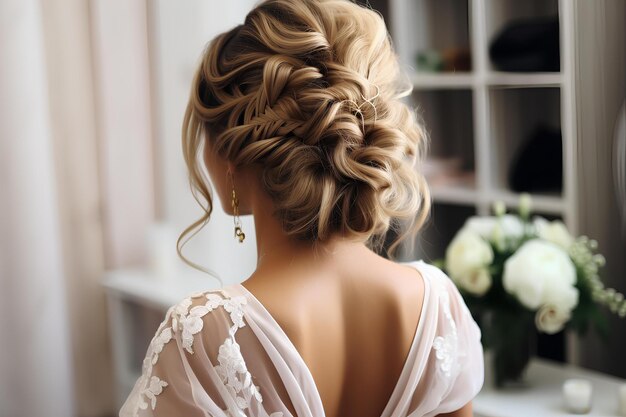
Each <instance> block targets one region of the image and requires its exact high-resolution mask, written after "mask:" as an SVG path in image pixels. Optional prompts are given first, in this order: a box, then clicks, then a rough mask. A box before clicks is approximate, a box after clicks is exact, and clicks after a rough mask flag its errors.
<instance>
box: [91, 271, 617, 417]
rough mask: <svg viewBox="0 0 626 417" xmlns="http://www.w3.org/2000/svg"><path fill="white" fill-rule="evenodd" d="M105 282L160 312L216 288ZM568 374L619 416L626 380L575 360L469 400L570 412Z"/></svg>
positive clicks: (548, 416)
mask: <svg viewBox="0 0 626 417" xmlns="http://www.w3.org/2000/svg"><path fill="white" fill-rule="evenodd" d="M103 285H104V287H105V288H106V289H107V291H108V292H109V294H110V295H113V296H117V297H120V298H123V299H126V300H131V301H134V302H136V303H138V304H140V305H144V306H149V307H153V308H157V309H160V310H162V311H165V310H166V309H167V308H168V307H170V306H171V305H173V304H175V303H177V302H179V301H180V300H182V299H183V298H185V297H186V296H188V295H190V294H192V293H195V292H198V291H207V290H212V289H216V288H217V287H218V284H217V282H216V281H213V280H211V279H209V278H206V277H205V278H203V277H201V276H198V275H188V276H185V275H179V277H178V278H177V279H176V280H173V279H171V280H159V279H156V278H155V276H154V274H152V273H151V272H150V271H147V270H143V269H127V270H116V271H109V272H107V273H106V274H105V277H104V281H103ZM568 378H584V379H588V380H589V381H590V382H591V384H592V386H593V399H592V409H591V412H590V413H589V414H586V415H587V416H593V417H618V416H620V414H619V412H618V387H619V386H620V385H621V384H623V383H626V380H622V379H620V378H616V377H612V376H609V375H605V374H602V373H599V372H595V371H591V370H588V369H584V368H581V367H578V366H575V365H567V364H562V363H558V362H552V361H548V360H545V359H540V358H533V359H532V360H531V362H530V364H529V366H528V368H527V370H526V382H527V386H519V387H514V388H513V387H509V388H506V389H499V390H495V389H494V388H493V386H492V384H491V383H490V381H489V379H488V378H487V380H486V381H485V385H484V386H483V389H482V390H481V392H480V393H479V394H478V396H477V397H476V398H475V399H474V413H475V416H476V417H557V416H568V415H569V416H573V415H574V414H568V413H567V412H566V411H565V408H564V404H563V398H562V393H561V389H562V385H563V382H564V381H565V380H566V379H568Z"/></svg>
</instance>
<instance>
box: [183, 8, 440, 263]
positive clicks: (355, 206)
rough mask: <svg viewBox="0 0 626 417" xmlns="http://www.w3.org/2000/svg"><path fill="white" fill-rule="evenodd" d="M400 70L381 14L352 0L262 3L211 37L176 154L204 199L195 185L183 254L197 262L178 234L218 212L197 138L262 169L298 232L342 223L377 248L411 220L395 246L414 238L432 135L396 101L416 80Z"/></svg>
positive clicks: (292, 232) (423, 207)
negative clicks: (198, 213)
mask: <svg viewBox="0 0 626 417" xmlns="http://www.w3.org/2000/svg"><path fill="white" fill-rule="evenodd" d="M402 76H405V77H404V80H403V78H402ZM407 80H408V79H407V77H406V74H404V73H403V72H401V71H400V67H399V63H398V58H397V55H396V53H395V52H394V49H393V46H392V41H391V38H390V36H389V34H388V32H387V28H386V26H385V23H384V20H383V18H382V17H381V16H380V14H379V13H378V12H376V11H374V10H372V9H369V8H366V7H362V6H359V5H357V4H355V3H352V2H350V1H348V0H308V1H307V0H266V1H263V2H261V3H258V4H257V5H256V6H255V8H254V9H253V10H251V11H250V12H249V13H248V15H247V16H246V18H245V23H244V24H241V25H238V26H236V27H234V28H233V29H231V30H229V31H227V32H224V33H222V34H220V35H218V36H216V37H215V38H214V39H212V40H211V41H210V42H209V43H208V44H207V46H206V48H205V50H204V52H203V54H202V57H201V62H200V64H199V66H198V67H197V70H196V72H195V75H194V78H193V83H192V86H191V94H190V97H189V103H188V105H187V109H186V112H185V117H184V121H183V126H182V141H183V153H184V157H185V161H186V164H187V167H188V169H189V181H190V185H191V189H192V193H193V191H194V189H196V190H197V191H199V192H200V194H201V195H202V197H203V198H204V200H206V202H207V206H206V207H205V206H204V205H203V204H202V203H201V202H200V201H199V199H198V197H197V196H196V195H195V193H194V197H196V200H197V201H198V203H199V204H200V205H201V206H202V208H203V210H204V214H203V216H202V217H201V218H200V219H199V220H197V221H196V222H195V223H193V224H192V225H190V226H189V227H188V228H186V229H185V230H184V231H183V232H182V233H181V235H180V236H179V238H178V242H177V249H178V253H179V255H180V256H181V257H182V258H183V260H185V261H186V262H187V263H188V264H190V265H192V266H194V267H195V266H197V265H195V264H193V263H192V262H190V261H188V260H187V259H185V257H184V256H182V253H181V250H182V246H181V240H182V239H183V237H185V236H186V235H188V234H189V233H191V231H193V230H194V229H196V233H197V231H199V230H200V229H201V228H202V227H203V226H204V225H205V224H206V223H207V221H208V219H209V217H210V215H211V212H212V210H213V201H212V199H211V195H210V193H209V190H208V185H207V184H205V182H204V181H202V171H201V169H200V167H199V166H198V159H199V158H198V155H199V154H201V152H202V147H203V145H205V144H204V143H203V138H206V140H208V141H211V142H210V144H209V145H210V146H211V147H212V148H213V149H214V150H215V151H217V152H218V154H219V155H220V157H222V158H226V159H227V160H229V161H231V162H232V163H233V164H234V166H235V167H240V166H243V167H245V166H250V165H251V164H257V165H258V166H259V167H260V168H261V183H262V186H263V189H264V191H265V192H267V193H268V195H269V196H270V197H271V199H272V201H273V203H274V204H275V212H274V215H275V216H276V218H277V219H278V220H279V221H280V222H281V224H282V228H283V230H284V232H285V233H286V234H287V235H288V236H290V237H292V238H294V239H298V240H306V241H310V242H311V243H312V244H316V243H318V242H324V241H326V240H328V239H329V238H330V237H331V236H333V235H334V234H336V233H339V234H341V235H342V236H344V237H347V238H350V239H352V238H354V239H355V240H361V241H365V242H366V244H367V245H368V247H370V248H371V249H374V250H377V251H380V250H381V248H382V246H383V245H384V243H385V237H386V235H387V233H388V231H389V230H390V229H393V230H394V231H395V232H400V231H401V229H403V228H404V229H406V230H405V232H404V233H402V234H400V235H399V236H398V238H397V239H396V240H395V241H394V242H393V243H392V244H391V246H390V248H389V254H390V255H393V254H394V253H395V251H396V248H397V246H398V245H399V244H400V243H401V241H402V240H404V239H405V238H406V237H408V236H412V237H413V241H414V238H415V234H416V233H417V232H418V230H419V229H420V228H421V226H422V225H423V223H424V222H425V220H426V219H427V217H428V215H429V211H430V204H431V202H430V193H429V190H428V187H427V184H426V182H425V180H424V177H423V176H422V175H421V174H420V172H419V171H418V169H417V168H418V162H419V161H420V160H421V159H422V157H423V156H424V154H425V152H426V147H427V137H426V134H425V132H424V130H423V129H422V126H421V124H420V123H419V121H418V118H417V116H416V113H415V111H414V110H413V109H412V108H410V107H408V106H407V105H406V104H405V103H403V102H402V100H401V98H402V97H405V96H407V95H409V94H410V93H411V92H412V89H413V86H412V84H411V83H410V82H409V81H407ZM401 81H404V83H402V82H401ZM407 222H408V225H407V224H403V223H407ZM193 235H195V233H194V234H193ZM193 235H192V236H193ZM187 240H189V239H187ZM185 243H186V241H185Z"/></svg>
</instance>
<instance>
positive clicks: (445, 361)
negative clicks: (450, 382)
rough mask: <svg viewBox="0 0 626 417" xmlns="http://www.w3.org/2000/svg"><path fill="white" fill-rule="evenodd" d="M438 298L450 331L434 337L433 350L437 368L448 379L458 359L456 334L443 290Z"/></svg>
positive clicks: (448, 300)
mask: <svg viewBox="0 0 626 417" xmlns="http://www.w3.org/2000/svg"><path fill="white" fill-rule="evenodd" d="M439 297H440V298H441V302H442V303H443V312H444V315H445V316H446V319H447V320H448V324H449V327H450V331H449V332H448V333H447V334H445V335H443V336H437V337H435V340H434V341H433V348H434V349H435V352H436V353H435V356H436V357H437V363H438V364H439V368H440V369H441V371H442V372H443V373H444V375H445V376H446V377H448V378H449V377H450V375H451V373H452V368H453V367H454V366H455V365H456V362H457V357H458V333H457V328H456V323H455V322H454V319H453V318H452V313H451V312H450V295H449V294H448V291H446V290H445V289H444V290H442V291H440V292H439Z"/></svg>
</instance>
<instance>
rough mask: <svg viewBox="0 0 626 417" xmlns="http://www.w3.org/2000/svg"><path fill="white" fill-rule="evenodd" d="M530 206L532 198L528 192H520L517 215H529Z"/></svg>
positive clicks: (526, 216) (525, 216)
mask: <svg viewBox="0 0 626 417" xmlns="http://www.w3.org/2000/svg"><path fill="white" fill-rule="evenodd" d="M531 208H532V199H531V197H530V194H528V193H522V194H521V195H520V197H519V215H520V216H521V217H522V218H524V219H527V218H528V216H529V215H530V210H531Z"/></svg>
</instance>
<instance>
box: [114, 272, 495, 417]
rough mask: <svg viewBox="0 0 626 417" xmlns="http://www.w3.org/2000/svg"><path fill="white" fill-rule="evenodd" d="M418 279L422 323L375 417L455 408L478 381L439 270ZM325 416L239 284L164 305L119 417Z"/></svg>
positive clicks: (461, 316) (477, 360) (290, 348)
mask: <svg viewBox="0 0 626 417" xmlns="http://www.w3.org/2000/svg"><path fill="white" fill-rule="evenodd" d="M406 264H407V265H411V266H414V267H415V268H417V269H418V270H419V271H420V272H421V275H422V276H423V277H424V284H425V295H424V302H423V305H422V312H421V316H420V322H419V324H418V327H417V332H416V333H415V337H414V339H413V343H412V345H411V348H410V351H409V354H408V357H407V360H406V362H405V364H404V368H403V370H402V372H401V374H400V377H399V379H398V381H397V384H396V386H395V389H394V390H393V393H392V395H391V398H389V401H388V403H387V406H386V407H385V409H384V411H383V413H382V415H381V417H409V416H410V417H418V416H419V417H421V416H435V415H437V414H440V413H446V412H451V411H454V410H457V409H459V408H461V407H462V406H463V405H465V404H466V403H467V402H469V401H470V400H471V399H472V398H474V396H475V395H476V394H477V393H478V391H479V390H480V388H481V387H482V384H483V353H482V345H481V342H480V337H481V333H480V329H479V328H478V326H477V325H476V323H475V322H474V320H473V319H472V316H471V315H470V313H469V310H468V309H467V306H466V305H465V303H464V302H463V299H462V298H461V295H460V294H459V292H458V291H457V289H456V287H455V285H454V283H453V282H452V281H451V280H450V278H448V276H447V275H446V274H444V273H443V272H442V271H441V270H440V269H439V268H437V267H435V266H432V265H429V264H427V263H425V262H423V261H421V260H420V261H413V262H407V263H406ZM286 404H293V407H294V409H295V411H296V416H297V417H324V408H323V405H322V401H321V399H320V395H319V392H318V390H317V387H316V386H315V382H314V381H313V377H312V375H311V372H310V371H309V369H308V368H307V366H306V364H305V362H304V360H303V359H302V357H301V356H300V354H299V353H298V351H297V350H296V348H295V347H294V345H293V344H292V343H291V341H290V340H289V338H288V337H287V335H286V334H285V332H284V331H283V330H282V328H281V327H280V326H279V325H278V323H277V322H276V321H275V320H274V319H273V317H272V316H271V315H270V314H269V312H268V311H267V310H266V309H265V308H264V306H263V305H262V304H261V303H260V302H259V301H258V300H257V299H256V298H255V297H254V296H253V295H252V293H250V292H249V291H248V290H247V289H246V288H245V287H244V286H242V285H240V284H234V285H230V286H225V287H223V288H221V289H219V290H213V291H207V292H202V293H197V294H193V295H191V296H190V297H189V298H185V299H184V300H182V301H181V302H180V303H178V304H176V305H174V306H172V307H170V309H169V310H168V311H167V314H166V316H165V319H164V321H163V322H162V323H161V325H160V326H159V328H158V330H157V331H156V334H155V336H154V338H153V339H152V341H151V343H150V346H149V347H148V351H147V353H146V357H145V360H144V362H143V373H142V375H141V377H140V378H139V380H137V382H136V384H135V386H134V388H133V390H132V392H131V393H130V395H129V396H128V398H127V400H126V402H125V403H124V405H123V406H122V408H121V410H120V417H138V416H141V417H143V416H164V417H176V416H184V417H195V416H202V417H206V416H215V417H235V416H236V417H244V416H250V417H251V416H255V417H256V416H259V417H288V416H289V417H290V416H292V415H293V414H292V413H290V411H289V409H288V407H287V405H286Z"/></svg>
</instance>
